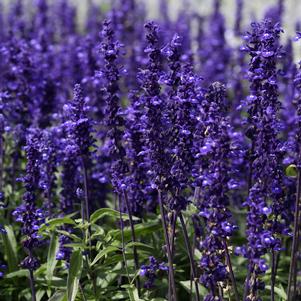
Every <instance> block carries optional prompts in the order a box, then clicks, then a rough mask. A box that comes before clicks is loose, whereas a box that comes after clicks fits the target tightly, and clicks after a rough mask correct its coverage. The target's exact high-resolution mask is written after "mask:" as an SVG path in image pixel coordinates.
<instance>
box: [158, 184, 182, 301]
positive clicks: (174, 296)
mask: <svg viewBox="0 0 301 301" xmlns="http://www.w3.org/2000/svg"><path fill="white" fill-rule="evenodd" d="M158 201H159V206H160V212H161V220H162V226H163V233H164V239H165V243H166V247H167V258H168V268H169V274H170V282H171V291H172V296H171V300H169V301H177V293H176V285H175V278H174V269H173V260H172V254H171V246H170V243H169V236H168V230H167V225H166V220H165V214H164V207H163V202H162V197H161V191H160V190H159V189H158Z"/></svg>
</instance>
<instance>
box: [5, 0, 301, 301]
mask: <svg viewBox="0 0 301 301" xmlns="http://www.w3.org/2000/svg"><path fill="white" fill-rule="evenodd" d="M29 2H30V3H29ZM82 2H84V1H82ZM98 2H99V1H96V0H89V1H87V10H86V16H83V15H82V12H81V13H80V14H79V11H78V9H77V6H76V5H75V4H74V1H71V0H58V1H50V0H34V1H25V0H11V1H4V2H3V1H1V0H0V211H1V212H0V215H1V216H0V234H1V235H2V236H3V238H4V240H5V239H6V237H5V235H6V231H7V234H9V230H8V229H9V227H10V223H11V221H10V220H9V219H8V217H9V215H10V212H11V210H13V215H14V217H15V219H16V221H17V222H18V224H17V225H14V224H13V225H12V228H13V229H14V230H15V236H16V239H17V241H18V242H20V243H21V244H23V247H24V248H23V250H24V253H25V254H26V255H25V256H24V257H26V258H25V259H24V260H23V261H22V263H21V267H23V268H26V269H29V270H30V272H31V273H30V275H31V278H33V276H35V275H34V273H33V271H34V270H35V269H36V268H37V267H38V266H39V260H41V259H42V258H43V260H44V259H45V256H44V255H45V252H39V251H38V250H37V249H38V247H39V249H40V247H42V245H43V242H44V243H45V240H42V239H41V237H40V236H39V229H40V226H41V223H44V222H45V219H46V220H49V219H52V218H62V217H65V216H66V215H68V216H71V218H75V219H76V221H77V218H78V216H79V215H80V214H81V215H82V218H83V219H84V220H85V219H86V220H88V221H89V217H90V213H92V212H94V211H95V210H97V209H99V208H105V207H107V206H109V207H110V208H113V207H114V209H117V210H118V209H120V211H121V212H125V211H127V213H128V216H129V217H130V216H132V215H135V216H137V217H139V219H136V218H133V219H132V220H131V219H125V220H124V221H123V220H121V222H120V225H121V227H123V226H126V227H127V226H134V227H132V228H134V230H135V231H136V228H139V226H138V227H137V225H136V223H137V224H139V223H140V222H141V221H143V222H146V223H148V221H149V218H151V217H152V216H155V215H156V214H157V213H158V209H160V211H161V214H160V218H161V221H162V222H163V228H164V230H166V231H164V236H165V237H167V238H165V237H164V238H165V244H166V246H164V250H163V252H162V253H165V252H166V253H167V255H168V256H167V257H168V261H169V262H168V271H169V273H168V274H169V275H168V278H170V279H169V281H165V282H164V281H163V282H162V283H163V285H162V290H161V289H160V290H159V294H161V291H162V296H161V295H160V296H158V297H164V296H163V295H164V294H165V293H166V292H165V291H164V288H166V287H165V286H166V285H167V283H168V286H169V287H170V291H169V296H170V298H169V299H172V298H173V297H174V296H173V295H174V294H175V293H176V292H175V290H174V288H173V285H172V282H173V281H172V278H173V276H174V275H173V272H174V274H175V279H176V286H178V284H179V282H178V280H180V279H181V277H182V274H180V273H179V272H178V271H179V262H180V264H181V266H180V268H182V267H183V271H184V272H185V275H188V274H189V273H188V269H189V267H188V264H187V262H186V261H185V263H184V260H186V259H188V258H187V256H183V257H181V258H179V257H180V256H178V254H182V253H180V252H182V250H183V248H182V241H183V239H182V236H181V235H182V232H181V231H179V228H180V227H183V225H185V223H186V225H187V231H188V232H189V233H188V236H189V237H188V240H187V239H185V247H186V249H187V250H188V251H189V242H190V239H191V240H192V234H193V235H194V237H193V241H194V245H193V246H194V247H193V248H192V249H195V248H196V249H198V251H197V253H195V255H198V256H200V260H199V261H198V264H196V263H195V262H194V260H195V258H192V259H191V258H189V259H190V260H191V261H193V262H192V263H194V265H193V264H191V267H190V268H191V275H192V276H193V278H194V279H196V281H199V282H200V284H201V286H205V287H206V290H207V293H206V296H204V297H202V298H204V299H205V300H208V301H209V300H210V301H213V300H222V299H224V298H228V297H229V298H230V299H231V300H232V298H233V300H234V295H235V294H234V289H235V287H234V286H235V285H234V282H235V281H234V280H235V279H236V281H237V282H238V281H241V278H240V277H237V276H236V275H235V277H233V275H232V273H231V269H230V263H229V260H230V261H231V259H232V254H231V253H232V250H235V253H236V254H237V255H241V256H243V257H244V258H245V259H244V261H243V262H245V266H244V268H245V272H246V281H245V285H244V292H243V294H244V297H243V295H242V293H241V289H240V288H239V286H238V285H237V287H238V288H239V289H238V295H239V296H238V298H235V299H238V300H240V299H244V301H257V300H258V301H259V300H262V299H265V298H266V294H267V293H268V290H267V289H266V290H264V289H263V288H264V285H267V284H269V285H270V286H271V290H270V291H271V298H270V299H271V300H273V295H275V294H276V293H275V289H274V287H278V284H279V282H281V284H282V278H279V277H278V276H279V273H278V272H279V271H283V270H285V269H283V266H284V267H285V268H286V260H287V257H285V256H282V253H284V252H286V253H289V252H290V251H291V252H292V254H293V256H291V259H292V260H291V267H294V266H295V267H294V268H293V273H290V275H291V278H294V277H295V276H294V275H295V274H297V270H298V269H300V252H299V251H298V250H297V251H296V250H295V249H297V247H298V246H299V245H300V244H299V242H298V238H299V239H300V237H299V236H300V235H299V232H300V231H299V232H298V227H300V225H297V226H296V225H294V223H293V222H292V221H293V220H294V216H295V217H296V223H297V224H299V223H298V216H297V214H296V213H295V211H296V210H295V209H294V205H295V208H296V206H297V208H298V202H296V198H298V197H297V196H298V192H299V191H301V190H300V187H299V188H298V185H299V186H300V184H299V181H296V177H294V176H291V175H290V174H289V171H290V170H291V169H290V168H291V166H290V168H288V169H287V166H288V165H290V164H295V165H296V167H297V170H298V171H299V169H300V168H301V96H300V95H301V71H300V70H301V69H300V68H298V66H297V65H296V64H295V62H296V61H298V60H300V57H298V55H299V53H298V51H295V50H298V48H297V47H299V46H298V45H297V47H294V46H293V42H296V41H298V40H300V38H301V31H300V30H301V22H300V21H299V20H296V23H295V28H296V31H297V34H296V36H295V37H294V38H291V37H290V36H289V33H288V36H287V38H286V39H285V40H283V41H284V43H285V44H283V46H281V44H282V39H280V37H281V33H282V29H281V28H280V25H279V24H281V25H284V24H285V22H287V21H288V20H287V18H286V16H285V13H286V12H287V11H288V10H287V9H286V7H287V3H286V2H285V1H283V0H277V1H274V3H273V6H271V7H269V8H268V11H267V12H266V17H267V19H266V20H265V21H264V22H261V23H257V22H256V23H255V22H253V23H252V24H251V28H250V30H249V32H247V33H246V34H244V36H243V37H241V34H242V33H243V31H244V27H245V26H247V24H248V20H245V17H247V16H248V6H249V3H247V1H243V0H236V1H235V2H236V12H235V20H233V21H234V24H232V25H230V26H231V27H229V26H228V25H229V24H228V22H226V19H227V18H225V17H226V14H224V11H226V10H225V9H224V8H227V7H226V5H228V3H227V2H228V1H224V2H223V1H221V0H212V1H211V2H212V7H211V8H210V9H209V11H210V12H209V14H208V15H206V14H200V13H199V12H198V11H197V10H193V6H192V5H190V4H192V0H191V1H189V0H185V1H179V2H181V3H180V6H179V9H177V10H176V11H175V12H172V11H171V10H172V9H173V7H172V6H171V5H169V3H168V1H166V0H160V1H159V2H158V6H159V7H160V8H159V10H160V11H158V14H157V19H154V20H153V21H149V20H148V17H147V16H148V5H149V3H146V2H149V1H144V2H145V3H143V1H142V0H114V1H108V2H109V3H108V5H105V7H104V6H103V5H99V4H98ZM287 2H289V1H287ZM244 10H245V11H244ZM200 11H202V10H200ZM206 11H208V10H206ZM245 12H246V13H245ZM263 14H264V12H263ZM79 15H80V16H81V21H84V22H79V23H78V16H79ZM260 15H262V14H260ZM252 18H253V19H254V20H255V16H252ZM284 21H285V22H284ZM80 23H83V25H84V26H80V25H81V24H80ZM241 38H242V39H243V40H244V41H242V39H241ZM98 40H99V41H98ZM242 44H243V45H242ZM245 44H246V45H245ZM294 170H295V169H294V168H293V171H294ZM286 171H288V172H287V173H288V175H286V174H285V172H286ZM20 195H23V198H19V197H18V196H20ZM115 197H119V200H120V204H119V207H120V208H118V205H117V204H116V208H115V206H114V205H113V200H114V199H115ZM123 201H124V203H123ZM159 201H161V202H159ZM159 205H160V206H159ZM80 207H81V210H82V211H81V212H80V213H79V211H80V210H79V208H80ZM159 207H160V208H159ZM12 208H13V209H12ZM85 209H86V210H85ZM241 212H243V213H244V214H241ZM232 214H233V216H232ZM157 215H158V214H157ZM238 215H239V218H237V219H236V217H237V216H238ZM182 218H183V219H184V222H185V223H183V220H182ZM179 219H180V223H179ZM132 221H133V222H132ZM99 222H100V221H99ZM8 225H9V226H8ZM236 225H237V226H240V225H242V227H241V229H242V230H241V231H237V233H236V232H235V230H236V228H237V226H236ZM18 226H19V228H18ZM46 226H47V223H46V224H45V227H46ZM95 226H96V225H94V224H91V226H89V229H88V232H91V233H88V234H89V235H87V237H89V236H90V234H92V235H91V237H92V243H91V255H94V251H93V250H94V248H95V247H97V248H98V247H99V245H98V244H97V245H94V242H95V241H94V237H95V235H93V234H94V233H93V231H94V230H95ZM107 226H108V227H109V226H110V225H109V224H108V225H107ZM43 228H44V227H43ZM132 228H131V229H132ZM183 228H184V229H185V227H183ZM191 229H194V230H195V231H194V233H191V232H190V231H191ZM244 229H245V230H246V231H245V234H244V235H243V232H244ZM59 230H61V232H60V234H59V248H58V251H57V254H56V258H57V260H60V261H62V262H59V263H58V267H59V266H61V265H62V264H65V265H66V267H67V268H68V267H69V264H70V258H71V253H72V250H73V248H72V247H71V246H70V243H72V242H73V240H72V239H71V238H70V237H74V235H77V232H78V231H79V230H76V229H74V227H73V225H69V224H68V225H60V226H59ZM135 231H131V234H132V236H133V238H132V240H133V241H134V240H135V237H134V236H135V235H133V234H135V233H133V232H135ZM291 232H292V233H293V234H291ZM62 233H64V234H66V235H63V234H62ZM68 233H69V234H68ZM1 235H0V236H1ZM183 235H184V238H186V237H185V231H183ZM236 235H237V236H238V237H239V238H240V239H244V242H245V243H243V242H242V241H241V243H237V241H238V240H236ZM168 236H170V237H168ZM290 236H293V239H292V240H293V243H292V244H291V238H290ZM125 237H127V235H126V236H125ZM157 237H161V233H158V236H157V235H156V239H157ZM234 237H235V239H234ZM137 238H138V235H137ZM139 240H140V236H139ZM141 240H142V242H144V235H143V236H142V238H141ZM294 241H295V242H294ZM296 241H297V242H298V243H296ZM183 242H184V241H183ZM2 243H3V242H2V241H0V244H1V245H0V278H1V277H4V278H5V277H6V276H5V275H4V273H5V267H4V265H3V264H2V262H3V263H4V262H5V261H6V260H7V256H6V255H4V252H3V250H2V249H3V248H2ZM95 243H96V242H95ZM169 243H170V247H168V244H169ZM45 244H46V243H45ZM298 244H299V245H298ZM292 245H294V246H295V247H292ZM100 247H101V246H100ZM228 247H229V248H228ZM134 249H135V247H133V250H134ZM43 251H45V248H44V250H43ZM135 251H136V250H134V252H133V253H135ZM168 251H170V253H171V254H168V253H169V252H168ZM192 251H193V250H192ZM24 253H23V254H24ZM117 253H118V252H117ZM192 253H193V252H192ZM188 254H190V253H189V252H188ZM84 255H85V254H84ZM134 255H136V254H134ZM139 255H140V254H139ZM89 256H90V254H89ZM229 256H230V257H231V258H230V259H229ZM134 257H136V258H135V269H137V267H139V266H140V265H139V263H138V260H136V259H137V257H138V256H134ZM139 257H140V259H141V258H143V257H141V256H139ZM190 257H191V256H190ZM192 257H194V256H192ZM104 260H106V258H104ZM126 260H128V258H127V259H126ZM239 260H241V259H239ZM239 260H238V261H239ZM172 261H173V262H172ZM238 261H236V260H235V261H233V263H234V273H235V272H236V271H237V262H238ZM297 261H299V262H297ZM273 262H274V263H276V264H274V265H273ZM296 262H297V264H295V263H296ZM182 263H183V265H182ZM124 267H126V265H123V266H122V268H124ZM173 267H174V269H173ZM278 267H279V268H278ZM10 269H11V265H10V264H8V270H9V272H11V271H10ZM84 269H86V267H84ZM194 269H195V271H194ZM269 269H270V270H271V274H270V273H269V272H267V271H269ZM40 271H41V272H43V269H41V270H40ZM160 271H167V268H166V267H165V264H163V263H162V264H160V263H159V262H158V260H156V259H155V258H154V257H151V258H150V259H149V263H147V264H146V265H144V266H142V267H141V276H142V277H141V280H142V281H144V280H145V287H147V288H152V287H153V286H154V281H155V279H156V277H157V276H158V274H159V273H160ZM295 271H296V273H295ZM56 272H57V273H58V274H60V273H61V269H60V268H59V269H56ZM285 272H286V270H285ZM5 274H6V273H5ZM162 274H164V277H166V274H167V273H165V272H164V273H162ZM193 274H194V275H193ZM293 274H294V275H293ZM86 275H87V274H86V273H82V277H86ZM183 275H184V274H183ZM88 276H89V277H90V276H91V275H88ZM92 276H94V275H92ZM270 276H271V277H270ZM95 277H99V275H96V274H95ZM269 277H270V278H271V281H270V283H268V281H267V279H268V278H269ZM138 278H139V277H137V283H138V282H139V279H138ZM31 280H33V279H31ZM181 280H184V279H181ZM291 280H292V281H291V282H292V285H291V288H292V289H293V286H294V283H295V282H296V283H297V282H298V280H297V281H296V280H295V279H291ZM293 280H294V281H293ZM97 281H98V280H97ZM97 281H96V282H97ZM113 281H115V280H113ZM32 282H34V281H32ZM288 282H290V281H288ZM1 283H5V285H8V286H9V285H10V282H9V281H8V282H7V281H6V280H5V281H3V282H1ZM86 283H87V281H81V284H82V285H83V290H84V292H86V289H87V288H86ZM114 283H115V282H114ZM116 283H117V281H116ZM119 284H120V283H119ZM138 286H139V285H138ZM138 286H137V291H139V288H138ZM14 289H15V288H14ZM17 289H19V288H17ZM120 289H121V290H123V288H122V287H121V288H120ZM7 291H8V292H10V289H6V288H5V290H4V294H6V292H7ZM178 291H179V290H178ZM87 292H88V291H87ZM144 292H145V291H144V290H141V294H140V296H139V297H140V298H142V299H143V298H144V297H145V296H143V294H144ZM139 293H140V292H139ZM148 293H150V294H152V293H153V292H148ZM298 294H299V295H300V292H299V291H298V290H297V293H296V294H295V295H296V296H293V298H291V299H296V300H299V299H300V298H299V296H298ZM1 296H2V291H1ZM288 296H289V294H288ZM88 297H89V296H88ZM152 297H153V296H152V295H150V298H152ZM156 297H157V296H156ZM3 298H5V297H3ZM197 298H198V297H197V292H196V299H197ZM275 298H276V297H275ZM275 298H274V299H275ZM298 298H299V299H298ZM289 301H292V300H289Z"/></svg>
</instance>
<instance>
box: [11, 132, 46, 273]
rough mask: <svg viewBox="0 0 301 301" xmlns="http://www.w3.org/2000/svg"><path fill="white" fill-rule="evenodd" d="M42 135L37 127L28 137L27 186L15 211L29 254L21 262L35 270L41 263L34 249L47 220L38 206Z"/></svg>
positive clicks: (25, 180)
mask: <svg viewBox="0 0 301 301" xmlns="http://www.w3.org/2000/svg"><path fill="white" fill-rule="evenodd" d="M40 137H41V134H40V132H39V131H38V130H36V129H33V132H32V133H30V134H29V135H28V137H27V144H26V147H25V152H26V157H27V164H26V174H25V175H24V177H23V179H22V182H23V183H24V187H25V192H24V195H23V203H22V204H21V205H20V206H19V207H18V208H17V209H16V210H15V211H14V212H13V216H14V217H15V219H16V221H17V222H21V223H22V234H23V235H24V240H23V246H24V248H25V250H26V252H27V254H28V256H27V257H26V258H25V259H24V260H23V261H22V262H21V266H22V267H23V268H27V269H29V270H35V269H37V268H38V267H39V265H40V263H39V260H38V258H37V257H35V255H34V250H35V249H36V248H37V247H38V246H39V245H40V243H41V236H40V235H39V233H38V230H39V228H40V225H41V224H42V223H44V221H45V217H44V213H43V211H42V210H41V209H39V208H38V207H37V203H36V195H37V190H38V181H39V162H40V152H39V140H40Z"/></svg>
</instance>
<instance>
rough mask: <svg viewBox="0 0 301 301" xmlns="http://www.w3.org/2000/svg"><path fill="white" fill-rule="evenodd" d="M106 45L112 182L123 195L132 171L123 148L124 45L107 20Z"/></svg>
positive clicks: (105, 30)
mask: <svg viewBox="0 0 301 301" xmlns="http://www.w3.org/2000/svg"><path fill="white" fill-rule="evenodd" d="M102 37H103V42H102V43H101V46H100V51H101V54H102V55H103V58H104V62H105V66H104V69H103V70H101V71H100V72H99V76H102V77H103V78H104V79H105V88H104V97H105V101H106V105H107V107H106V126H107V128H108V132H107V137H108V139H109V152H110V157H111V159H112V166H111V181H112V184H113V186H114V189H115V190H116V191H119V192H121V191H122V190H123V189H124V187H125V183H124V181H125V175H126V173H127V171H128V166H127V164H126V160H125V156H126V150H125V148H124V146H123V141H122V139H123V135H124V133H123V129H122V127H123V126H124V125H125V121H124V117H123V112H122V108H121V100H120V89H119V83H118V81H119V78H120V67H119V65H118V58H119V55H120V48H121V47H122V45H121V44H120V43H119V42H118V41H116V40H115V38H114V30H113V28H112V25H111V21H109V20H105V21H104V23H103V30H102Z"/></svg>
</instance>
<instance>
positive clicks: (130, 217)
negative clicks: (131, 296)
mask: <svg viewBox="0 0 301 301" xmlns="http://www.w3.org/2000/svg"><path fill="white" fill-rule="evenodd" d="M123 196H124V200H125V205H126V208H127V211H128V214H129V221H130V228H131V237H132V242H134V243H135V242H136V234H135V228H134V222H133V216H132V210H131V207H130V204H129V200H128V197H127V193H126V191H124V192H123ZM133 253H134V264H135V270H136V271H138V270H139V268H140V267H139V257H138V253H137V248H136V246H133ZM136 286H137V290H138V296H140V295H141V286H140V277H139V276H137V277H136Z"/></svg>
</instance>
